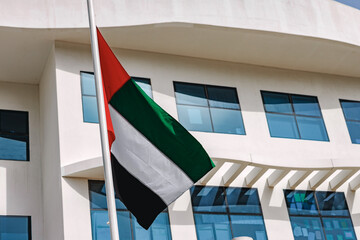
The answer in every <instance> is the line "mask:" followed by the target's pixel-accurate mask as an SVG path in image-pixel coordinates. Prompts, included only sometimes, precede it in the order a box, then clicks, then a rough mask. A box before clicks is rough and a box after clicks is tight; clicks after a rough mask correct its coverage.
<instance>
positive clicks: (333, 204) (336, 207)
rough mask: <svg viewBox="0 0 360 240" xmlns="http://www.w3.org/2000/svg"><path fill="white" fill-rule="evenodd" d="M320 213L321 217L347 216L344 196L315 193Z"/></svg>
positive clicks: (339, 193)
mask: <svg viewBox="0 0 360 240" xmlns="http://www.w3.org/2000/svg"><path fill="white" fill-rule="evenodd" d="M316 198H317V200H318V203H319V209H320V213H321V215H323V216H349V210H348V206H347V204H346V200H345V195H344V193H342V192H316Z"/></svg>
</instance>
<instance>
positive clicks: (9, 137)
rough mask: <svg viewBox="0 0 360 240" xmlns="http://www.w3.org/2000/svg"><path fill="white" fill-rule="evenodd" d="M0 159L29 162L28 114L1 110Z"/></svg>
mask: <svg viewBox="0 0 360 240" xmlns="http://www.w3.org/2000/svg"><path fill="white" fill-rule="evenodd" d="M0 159H2V160H17V161H29V117H28V113H27V112H21V111H9V110H0Z"/></svg>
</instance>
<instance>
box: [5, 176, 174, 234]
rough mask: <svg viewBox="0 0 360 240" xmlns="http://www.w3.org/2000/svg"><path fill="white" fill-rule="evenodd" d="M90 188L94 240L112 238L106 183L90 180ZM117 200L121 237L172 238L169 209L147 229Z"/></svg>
mask: <svg viewBox="0 0 360 240" xmlns="http://www.w3.org/2000/svg"><path fill="white" fill-rule="evenodd" d="M89 190H90V208H91V226H92V236H93V240H110V228H109V224H108V221H109V217H108V211H107V202H106V191H105V183H104V182H103V181H89ZM115 201H116V209H117V219H118V227H119V235H120V239H129V240H130V239H131V240H147V239H148V240H157V239H161V240H162V239H163V240H171V233H170V222H169V215H168V213H167V210H166V211H164V212H162V213H160V214H159V216H158V217H157V218H156V219H155V221H154V223H153V224H152V225H151V226H150V228H149V229H148V230H145V229H144V228H142V227H141V226H140V225H139V224H138V223H137V221H136V218H135V216H134V215H132V214H131V213H130V212H129V211H128V210H127V209H126V207H125V205H124V204H123V203H122V202H121V201H120V199H118V198H117V197H116V199H115ZM0 240H1V238H0Z"/></svg>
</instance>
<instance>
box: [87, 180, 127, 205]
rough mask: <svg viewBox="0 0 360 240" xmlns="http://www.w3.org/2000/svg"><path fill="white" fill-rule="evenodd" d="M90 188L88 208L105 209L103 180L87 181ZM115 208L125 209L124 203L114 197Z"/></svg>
mask: <svg viewBox="0 0 360 240" xmlns="http://www.w3.org/2000/svg"><path fill="white" fill-rule="evenodd" d="M89 189H90V208H91V209H107V202H106V191H105V183H104V182H103V181H89ZM115 204H116V209H127V208H126V207H125V205H124V204H123V203H122V202H121V201H120V200H119V199H118V198H117V197H116V198H115Z"/></svg>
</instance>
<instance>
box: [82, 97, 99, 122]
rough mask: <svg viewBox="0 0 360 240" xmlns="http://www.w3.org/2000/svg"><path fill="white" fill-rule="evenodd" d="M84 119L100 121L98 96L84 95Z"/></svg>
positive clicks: (86, 120)
mask: <svg viewBox="0 0 360 240" xmlns="http://www.w3.org/2000/svg"><path fill="white" fill-rule="evenodd" d="M82 102H83V114H84V121H85V122H90V123H98V122H99V117H98V107H97V102H96V96H82Z"/></svg>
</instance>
